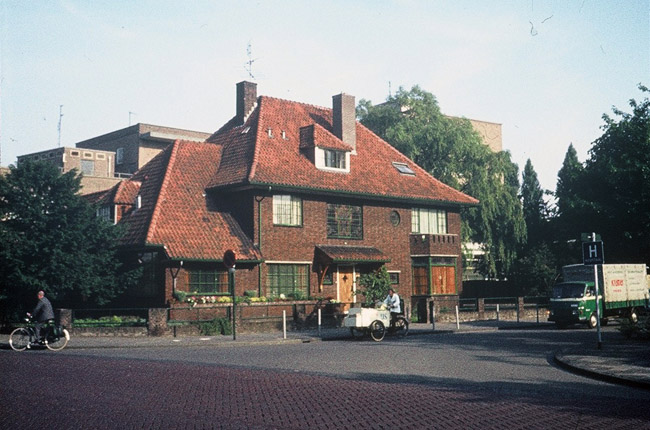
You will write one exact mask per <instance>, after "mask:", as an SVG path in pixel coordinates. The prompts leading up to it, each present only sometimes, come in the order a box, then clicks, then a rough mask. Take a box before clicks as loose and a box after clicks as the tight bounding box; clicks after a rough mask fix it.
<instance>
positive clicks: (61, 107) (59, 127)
mask: <svg viewBox="0 0 650 430" xmlns="http://www.w3.org/2000/svg"><path fill="white" fill-rule="evenodd" d="M62 118H63V105H59V125H58V127H57V130H58V131H59V148H60V147H61V119H62Z"/></svg>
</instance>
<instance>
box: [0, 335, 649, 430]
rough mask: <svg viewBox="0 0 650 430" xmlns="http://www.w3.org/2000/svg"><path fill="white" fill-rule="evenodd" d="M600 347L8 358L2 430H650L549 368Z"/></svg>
mask: <svg viewBox="0 0 650 430" xmlns="http://www.w3.org/2000/svg"><path fill="white" fill-rule="evenodd" d="M610 330H611V328H610ZM607 335H608V334H607V332H605V333H604V336H605V339H607V337H606V336H607ZM593 341H594V332H593V331H589V330H582V329H575V330H563V331H557V330H525V331H523V330H522V331H519V330H517V331H495V332H481V333H452V334H432V335H425V336H414V337H407V338H405V339H403V340H398V339H395V338H387V339H386V340H385V341H383V342H380V343H375V342H372V341H368V340H365V341H352V340H349V341H345V340H342V341H330V342H313V343H304V344H285V345H257V346H255V345H253V346H251V345H246V346H237V347H221V348H215V347H192V348H178V347H177V348H132V349H124V348H110V349H70V350H64V351H61V352H59V353H51V352H47V351H31V352H29V353H15V352H13V351H0V371H1V375H2V376H1V377H0V384H1V386H2V389H1V391H0V407H1V408H2V413H1V414H0V428H3V429H4V428H7V429H8V428H30V427H36V426H39V427H43V428H51V429H57V428H60V429H114V428H115V429H131V428H138V429H149V428H160V429H167V428H178V429H185V428H191V429H196V428H225V429H239V428H242V429H243V428H259V429H273V428H277V429H285V428H286V429H290V428H296V429H297V428H301V429H302V428H350V429H374V428H409V429H420V428H423V429H425V428H426V429H429V428H432V429H437V428H440V429H447V428H459V429H460V428H462V429H487V428H504V429H519V428H521V429H523V428H526V429H547V428H554V429H582V428H584V429H587V428H589V429H601V428H602V429H605V428H607V429H610V428H631V429H632V428H633V429H644V428H650V408H649V407H648V405H649V404H650V392H648V391H644V390H638V389H634V388H627V387H622V386H618V385H612V384H608V383H604V382H599V381H595V380H592V379H588V378H584V377H581V376H578V375H574V374H571V373H568V372H566V371H564V370H562V369H560V368H558V367H556V366H554V365H553V364H552V359H551V357H552V352H553V351H555V350H557V349H559V348H562V347H563V346H575V345H578V344H581V343H588V342H593Z"/></svg>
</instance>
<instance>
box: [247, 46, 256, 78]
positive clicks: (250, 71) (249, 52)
mask: <svg viewBox="0 0 650 430" xmlns="http://www.w3.org/2000/svg"><path fill="white" fill-rule="evenodd" d="M252 54H253V49H252V48H251V43H250V41H249V42H248V46H246V55H248V61H247V62H246V66H244V68H245V69H246V71H247V72H248V76H249V77H250V78H251V79H255V76H253V63H254V62H255V61H256V60H257V58H256V59H255V60H253V58H252V57H253V55H252Z"/></svg>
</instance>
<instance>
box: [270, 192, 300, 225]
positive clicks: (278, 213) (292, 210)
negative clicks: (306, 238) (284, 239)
mask: <svg viewBox="0 0 650 430" xmlns="http://www.w3.org/2000/svg"><path fill="white" fill-rule="evenodd" d="M273 224H274V225H284V226H291V227H301V226H302V199H301V198H300V197H296V196H292V195H288V194H277V195H274V196H273Z"/></svg>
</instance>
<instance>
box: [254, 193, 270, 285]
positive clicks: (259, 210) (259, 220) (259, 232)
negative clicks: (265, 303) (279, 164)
mask: <svg viewBox="0 0 650 430" xmlns="http://www.w3.org/2000/svg"><path fill="white" fill-rule="evenodd" d="M269 191H271V187H269ZM265 198H266V196H262V197H260V196H255V201H256V202H257V247H258V248H259V250H260V253H261V252H262V200H264V199H265ZM257 295H258V296H262V263H259V264H258V265H257Z"/></svg>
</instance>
